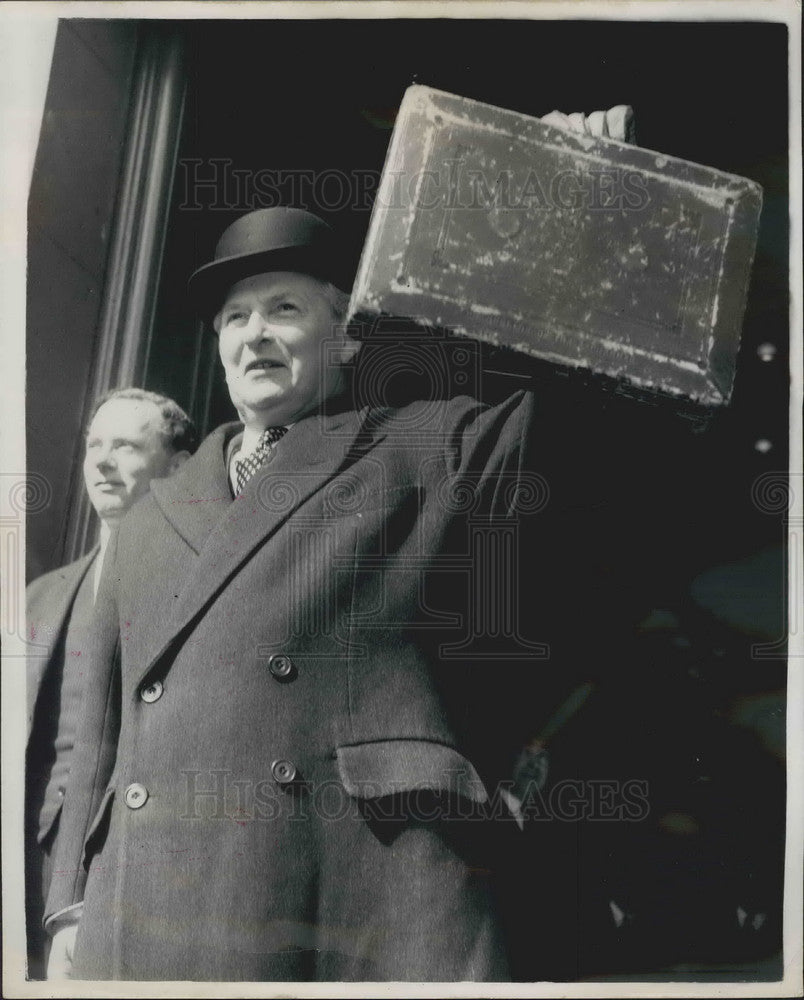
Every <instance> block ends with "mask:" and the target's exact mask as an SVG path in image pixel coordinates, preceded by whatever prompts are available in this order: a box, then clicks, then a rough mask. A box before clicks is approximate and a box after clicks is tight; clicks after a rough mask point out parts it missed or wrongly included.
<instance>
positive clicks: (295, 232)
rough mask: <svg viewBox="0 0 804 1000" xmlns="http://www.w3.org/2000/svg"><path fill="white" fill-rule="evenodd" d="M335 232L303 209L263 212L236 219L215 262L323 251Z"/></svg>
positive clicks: (222, 241)
mask: <svg viewBox="0 0 804 1000" xmlns="http://www.w3.org/2000/svg"><path fill="white" fill-rule="evenodd" d="M333 236H334V233H333V231H332V228H331V227H330V226H328V225H327V223H326V222H324V220H323V219H320V218H319V217H318V216H317V215H313V214H312V212H306V211H304V210H303V209H300V208H285V207H276V208H260V209H257V210H256V211H254V212H249V213H248V215H242V216H241V217H240V218H239V219H236V220H235V221H234V222H233V223H232V224H231V225H230V226H229V227H228V228H227V229H226V230H224V233H223V235H222V236H221V238H220V239H219V240H218V244H217V246H216V247H215V260H221V259H223V258H228V257H234V256H243V255H246V254H257V253H267V252H270V251H272V250H282V249H286V248H290V247H308V248H310V249H314V248H319V249H321V250H323V249H324V247H325V245H326V244H327V243H328V242H329V241H330V240H331V239H332V237H333Z"/></svg>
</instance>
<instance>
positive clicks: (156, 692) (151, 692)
mask: <svg viewBox="0 0 804 1000" xmlns="http://www.w3.org/2000/svg"><path fill="white" fill-rule="evenodd" d="M164 690H165V689H164V687H163V686H162V682H161V681H154V682H153V684H148V685H146V686H145V687H143V688H142V689H141V690H140V698H142V700H143V701H145V702H147V703H148V704H149V705H150V704H151V703H152V702H154V701H159V699H160V698H161V697H162V693H163V691H164Z"/></svg>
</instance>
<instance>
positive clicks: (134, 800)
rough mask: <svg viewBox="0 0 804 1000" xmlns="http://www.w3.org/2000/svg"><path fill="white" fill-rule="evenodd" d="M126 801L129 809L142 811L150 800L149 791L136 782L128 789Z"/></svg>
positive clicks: (125, 796)
mask: <svg viewBox="0 0 804 1000" xmlns="http://www.w3.org/2000/svg"><path fill="white" fill-rule="evenodd" d="M124 799H125V803H126V805H127V806H128V807H129V809H142V807H143V806H144V805H145V803H146V802H147V800H148V789H147V788H146V787H145V785H140V784H139V783H138V782H136V781H135V782H134V784H133V785H129V786H128V788H127V789H126V793H125V795H124Z"/></svg>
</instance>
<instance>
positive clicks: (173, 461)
mask: <svg viewBox="0 0 804 1000" xmlns="http://www.w3.org/2000/svg"><path fill="white" fill-rule="evenodd" d="M189 457H190V452H189V451H177V452H175V453H174V454H173V455H171V456H170V462H169V464H168V475H169V476H172V475H173V473H174V472H177V471H178V470H179V469H180V468H181V467H182V466H183V465H184V463H185V462H186V461H187V459H188V458H189Z"/></svg>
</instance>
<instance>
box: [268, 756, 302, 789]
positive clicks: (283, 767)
mask: <svg viewBox="0 0 804 1000" xmlns="http://www.w3.org/2000/svg"><path fill="white" fill-rule="evenodd" d="M271 774H272V775H273V776H274V781H276V783H277V784H278V785H289V784H291V782H293V781H295V780H296V765H295V764H294V763H293V762H292V761H290V760H275V761H274V762H273V764H271Z"/></svg>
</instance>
